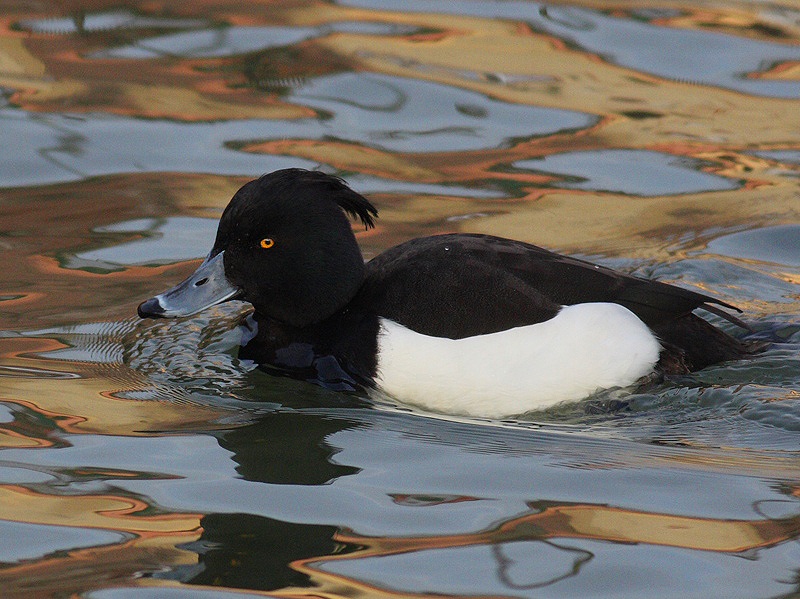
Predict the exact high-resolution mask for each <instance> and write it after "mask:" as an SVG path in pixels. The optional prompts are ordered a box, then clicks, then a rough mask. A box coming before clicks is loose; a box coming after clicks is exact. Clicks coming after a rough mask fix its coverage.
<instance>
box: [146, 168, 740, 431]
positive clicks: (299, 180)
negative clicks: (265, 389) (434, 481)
mask: <svg viewBox="0 0 800 599" xmlns="http://www.w3.org/2000/svg"><path fill="white" fill-rule="evenodd" d="M345 213H347V214H349V215H350V216H351V217H353V218H357V219H359V220H360V221H361V222H362V223H363V225H364V226H365V227H367V228H369V227H372V226H374V218H375V217H376V216H377V210H376V209H375V207H374V206H373V205H372V204H370V203H369V202H368V201H367V200H366V199H365V198H363V197H362V196H361V195H359V194H358V193H356V192H354V191H353V190H351V189H350V188H349V187H348V186H347V184H346V183H345V182H344V181H342V180H341V179H339V178H336V177H333V176H330V175H327V174H324V173H321V172H316V171H307V170H303V169H286V170H280V171H276V172H274V173H270V174H267V175H264V176H263V177H261V178H259V179H257V180H255V181H251V182H249V183H247V184H246V185H244V186H243V187H242V188H241V189H240V190H239V191H238V192H237V193H236V194H235V195H234V196H233V199H232V200H231V202H230V204H229V205H228V206H227V208H226V209H225V211H224V212H223V214H222V218H221V220H220V223H219V228H218V230H217V237H216V241H215V242H214V247H213V249H212V250H211V252H210V253H209V254H208V257H207V258H206V260H205V261H204V262H203V263H202V264H201V265H200V267H199V268H198V269H197V271H196V272H195V273H194V274H193V275H191V276H190V277H189V278H188V279H186V280H185V281H184V282H182V283H180V284H179V285H177V286H176V287H174V288H173V289H170V290H168V291H165V292H164V293H161V294H160V295H157V296H155V297H153V298H151V299H149V300H147V301H145V302H144V303H142V304H141V305H140V306H139V310H138V312H139V316H141V317H142V318H148V317H149V318H169V317H178V316H189V315H191V314H195V313H197V312H199V311H201V310H203V309H205V308H208V307H210V306H213V305H215V304H218V303H221V302H224V301H227V300H230V299H239V300H243V301H246V302H249V303H251V304H252V305H253V306H254V308H255V312H254V314H253V317H252V319H251V321H252V322H254V323H255V325H256V326H255V327H254V328H255V332H253V333H252V334H251V337H252V338H251V339H249V341H248V342H247V344H246V345H244V346H243V348H242V350H241V354H240V355H241V356H242V357H243V358H248V359H252V360H254V361H255V362H257V363H258V364H261V365H263V366H264V367H266V368H270V369H272V370H275V371H277V372H280V373H282V374H285V375H288V376H293V377H296V378H301V379H305V380H308V381H311V382H315V383H317V384H320V385H323V386H326V387H329V388H332V389H340V390H355V389H377V390H380V391H383V392H385V393H386V394H388V395H389V396H392V397H394V398H396V399H398V400H400V401H403V402H407V403H409V404H415V405H418V406H421V407H423V408H426V409H429V410H434V411H440V412H446V413H454V414H465V415H471V416H484V417H503V416H510V415H515V414H520V413H522V412H526V411H529V410H534V409H540V408H544V407H548V406H551V405H554V404H556V403H559V402H563V401H569V400H578V399H581V398H584V397H587V396H589V395H590V394H592V393H593V392H595V391H597V390H599V389H608V388H612V387H626V386H629V385H633V384H634V383H636V382H637V381H640V380H641V379H643V377H649V376H651V375H653V374H655V373H685V372H689V371H692V370H697V369H701V368H704V367H706V366H708V365H710V364H714V363H717V362H722V361H725V360H733V359H738V358H741V357H744V356H745V355H747V354H748V353H751V351H752V348H751V347H749V346H748V345H747V344H745V343H743V342H741V341H738V340H737V339H735V338H733V337H731V336H730V335H728V334H726V333H724V332H722V331H721V330H719V329H717V328H716V327H714V326H712V325H711V324H709V323H708V322H707V321H705V320H703V319H702V318H700V317H699V316H697V315H695V314H693V311H694V310H695V309H697V308H703V309H705V310H706V311H708V312H712V313H714V314H717V315H718V316H721V317H723V318H725V319H727V320H728V321H730V322H732V323H735V324H736V325H739V326H742V327H745V325H744V324H743V323H742V322H741V321H740V320H739V319H737V318H736V317H734V316H732V315H731V314H729V313H728V312H726V311H724V310H721V309H720V306H721V307H724V308H728V309H733V310H736V308H734V307H733V306H731V305H729V304H726V303H724V302H722V301H720V300H717V299H715V298H713V297H710V296H708V295H703V294H700V293H696V292H694V291H689V290H686V289H682V288H680V287H674V286H671V285H667V284H664V283H659V282H656V281H650V280H645V279H640V278H637V277H634V276H630V275H626V274H622V273H619V272H616V271H613V270H611V269H608V268H605V267H602V266H598V265H595V264H591V263H589V262H585V261H583V260H579V259H576V258H570V257H567V256H562V255H559V254H555V253H553V252H550V251H548V250H545V249H542V248H539V247H536V246H533V245H530V244H527V243H523V242H520V241H513V240H510V239H502V238H498V237H491V236H488V235H469V234H448V235H437V236H433V237H425V238H421V239H414V240H412V241H408V242H405V243H403V244H401V245H398V246H396V247H394V248H391V249H389V250H387V251H386V252H384V253H383V254H381V255H379V256H377V257H376V258H374V259H372V260H370V261H369V262H368V263H366V264H365V263H364V261H363V259H362V256H361V252H360V250H359V247H358V244H357V243H356V239H355V236H354V235H353V232H352V229H351V226H350V223H349V221H348V220H347V217H346V216H345Z"/></svg>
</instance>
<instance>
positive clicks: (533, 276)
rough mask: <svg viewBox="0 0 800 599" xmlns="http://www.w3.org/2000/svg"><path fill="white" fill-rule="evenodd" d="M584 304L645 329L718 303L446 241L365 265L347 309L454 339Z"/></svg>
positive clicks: (544, 259)
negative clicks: (608, 306)
mask: <svg viewBox="0 0 800 599" xmlns="http://www.w3.org/2000/svg"><path fill="white" fill-rule="evenodd" d="M586 302H614V303H618V304H621V305H623V306H625V307H626V308H628V309H630V310H631V311H632V312H633V313H634V314H636V315H637V316H638V317H639V318H640V319H641V320H643V321H644V322H645V323H646V324H648V325H649V326H651V327H656V326H659V325H661V324H663V323H664V322H668V321H670V320H673V319H676V318H679V317H681V316H684V315H687V314H689V313H690V312H691V311H692V310H694V309H695V308H697V307H700V306H704V305H706V304H707V303H709V302H710V303H720V302H717V300H715V299H714V298H711V297H709V296H705V295H702V294H699V293H695V292H692V291H688V290H686V289H682V288H679V287H673V286H671V285H665V284H663V283H659V282H656V281H649V280H645V279H639V278H637V277H633V276H630V275H625V274H623V273H619V272H616V271H613V270H611V269H608V268H605V267H601V266H598V265H595V264H591V263H589V262H585V261H583V260H579V259H576V258H570V257H568V256H563V255H560V254H556V253H553V252H550V251H548V250H545V249H543V248H540V247H537V246H534V245H530V244H527V243H524V242H521V241H515V240H511V239H503V238H499V237H492V236H488V235H470V234H450V235H437V236H433V237H425V238H421V239H414V240H412V241H409V242H406V243H403V244H401V245H398V246H396V247H394V248H391V249H389V250H387V251H386V252H384V253H383V254H380V255H379V256H377V257H376V258H374V259H372V260H371V261H370V262H368V263H367V270H366V279H365V282H364V285H363V286H362V288H361V290H360V292H359V294H358V296H357V297H356V298H355V300H354V301H353V305H354V306H357V307H358V308H359V309H362V310H366V311H370V312H372V313H375V314H377V315H379V316H382V317H385V318H389V319H391V320H394V321H396V322H398V323H400V324H402V325H404V326H406V327H408V328H411V329H413V330H415V331H417V332H419V333H424V334H426V335H433V336H437V337H448V338H451V339H461V338H464V337H470V336H474V335H482V334H488V333H494V332H497V331H502V330H506V329H510V328H514V327H518V326H525V325H530V324H535V323H538V322H543V321H545V320H549V319H550V318H553V317H554V316H555V315H556V314H557V313H558V310H559V309H560V308H561V306H563V305H572V304H578V303H586ZM722 305H725V304H722Z"/></svg>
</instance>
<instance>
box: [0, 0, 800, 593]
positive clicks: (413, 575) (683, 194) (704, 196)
mask: <svg viewBox="0 0 800 599" xmlns="http://www.w3.org/2000/svg"><path fill="white" fill-rule="evenodd" d="M70 6H73V5H70ZM75 6H76V8H74V9H70V8H66V5H63V3H53V2H40V3H38V4H36V6H35V7H34V6H33V5H29V4H25V3H11V4H9V5H8V6H5V7H3V8H2V9H0V15H2V19H0V135H2V139H3V140H4V142H5V143H3V144H0V165H2V166H1V167H0V251H2V256H3V258H4V267H3V268H2V269H0V281H2V284H0V448H2V451H0V537H1V538H3V539H4V540H5V542H4V543H2V548H0V582H2V585H3V589H4V596H8V597H26V598H27V597H64V596H78V597H87V598H91V599H128V598H132V599H141V598H164V597H166V598H172V597H175V598H184V597H186V598H188V597H192V598H196V597H200V598H208V599H217V598H219V599H222V598H229V597H240V596H252V593H255V594H256V595H260V596H270V597H319V596H326V597H370V598H372V597H378V598H380V597H386V598H389V597H441V596H448V597H514V598H516V597H537V598H538V597H609V598H610V597H614V598H618V597H631V598H634V597H635V598H642V597H698V598H708V597H725V598H731V597H742V598H753V597H776V598H777V597H793V596H798V595H800V568H799V567H798V564H800V544H798V538H799V537H800V224H799V223H800V187H799V186H798V181H800V160H799V159H798V156H800V133H798V132H800V101H798V98H800V70H798V64H799V63H798V61H800V12H798V10H797V7H796V6H795V5H793V4H792V3H789V2H777V3H771V4H769V5H765V4H763V3H756V2H743V1H734V0H731V1H729V2H725V3H721V4H719V3H718V4H715V5H713V6H712V5H702V6H698V5H697V4H696V3H695V4H691V3H686V2H677V3H676V2H672V3H662V4H653V5H648V7H647V8H642V7H641V6H640V5H638V4H636V3H633V4H631V3H625V2H623V3H620V4H617V5H615V6H614V8H613V9H611V8H608V7H607V6H606V5H604V4H603V3H597V2H593V1H592V0H586V1H584V2H571V3H567V4H563V3H562V4H559V5H544V4H539V3H533V2H488V1H487V2H484V1H481V0H474V1H463V2H439V1H436V0H433V1H420V2H416V1H415V2H396V3H391V2H340V3H323V2H305V3H278V4H271V3H262V2H256V3H247V4H246V5H244V6H235V7H234V6H232V5H230V6H229V5H225V4H219V3H213V2H206V1H197V2H188V3H179V4H174V3H173V4H168V5H164V6H161V5H157V4H153V3H148V2H135V1H133V2H126V3H124V4H119V3H108V2H104V1H100V2H92V3H87V4H86V5H85V6H83V8H81V7H78V5H75ZM288 166H300V167H306V168H319V169H321V170H324V171H326V172H330V173H334V174H337V175H340V176H343V177H345V178H346V179H347V180H348V181H350V182H351V183H352V185H353V186H354V187H355V188H356V189H357V190H358V191H360V192H362V193H364V194H367V195H368V196H369V197H370V199H371V200H372V201H373V202H374V203H375V204H376V205H377V206H378V208H379V209H380V213H381V218H380V220H379V223H378V227H377V229H376V230H374V231H370V232H363V231H358V232H357V235H358V238H359V241H360V243H361V246H362V249H363V251H364V254H365V257H367V258H370V257H372V256H374V255H376V254H378V253H380V252H381V251H382V250H384V249H386V248H387V247H390V246H392V245H394V244H396V243H399V242H401V241H404V240H407V239H410V238H412V237H415V236H419V235H427V234H436V233H445V232H454V231H464V232H478V233H491V234H496V235H502V236H508V237H515V238H518V239H523V240H526V241H529V242H533V243H537V244H539V245H543V246H546V247H549V248H552V249H556V250H559V251H563V252H567V253H571V254H573V255H577V256H582V257H588V258H591V259H593V260H596V261H598V262H601V263H603V264H606V265H609V266H612V267H615V268H620V269H622V270H625V271H628V272H633V273H636V274H639V275H642V276H646V277H652V278H657V279H659V280H664V281H668V282H672V283H675V284H678V285H682V286H685V287H688V288H691V289H697V290H700V291H703V292H705V293H710V294H712V295H714V296H716V297H719V298H720V299H722V300H724V301H726V302H730V303H732V304H735V305H737V306H739V307H740V308H742V309H743V310H744V313H743V315H742V317H743V318H744V319H745V320H746V321H747V322H748V323H750V325H751V326H752V328H753V331H752V332H750V333H747V334H748V335H750V336H751V337H755V338H763V339H769V340H771V341H775V342H777V343H776V344H775V345H773V346H772V347H771V348H770V349H769V350H768V351H766V352H765V353H763V354H761V355H759V356H758V357H756V358H755V359H753V360H749V361H745V362H737V363H729V364H721V365H717V366H714V367H712V368H709V369H706V370H705V371H702V372H698V373H694V374H692V375H688V376H682V377H673V378H670V379H668V380H665V381H663V382H662V383H659V384H657V385H655V386H654V387H652V388H650V389H648V390H647V391H646V392H641V393H637V394H632V393H631V392H630V391H629V390H611V391H608V392H605V393H602V394H598V395H597V396H595V397H591V398H587V399H586V400H585V401H582V402H577V403H574V404H568V405H562V406H557V407H555V408H553V409H550V410H547V411H542V412H532V413H527V414H521V415H519V416H518V417H517V418H514V419H509V420H507V421H502V422H498V421H488V420H471V419H463V418H455V417H451V416H447V415H441V414H424V413H420V412H418V411H414V410H410V409H408V408H407V407H406V406H402V405H398V404H394V403H392V402H391V401H386V402H376V401H373V400H370V399H369V398H366V397H362V396H359V395H346V394H336V393H333V392H329V391H326V390H323V389H318V388H316V387H313V386H310V385H308V384H305V383H300V382H296V381H291V380H288V379H283V378H277V377H273V376H270V375H269V374H267V373H264V372H261V371H259V370H256V369H254V368H253V366H252V365H251V364H248V363H246V362H244V361H240V360H239V359H238V354H237V348H238V346H239V342H240V339H241V334H242V333H241V331H240V329H239V322H240V320H241V318H242V315H243V314H246V313H247V310H248V307H247V306H246V305H245V304H243V303H240V302H231V303H229V304H227V305H224V306H221V307H218V308H215V309H213V310H210V311H208V312H207V313H204V314H201V315H198V316H197V317H194V318H190V319H183V320H178V321H169V322H166V321H139V320H138V319H136V317H135V308H136V305H137V304H138V303H139V302H140V301H141V300H143V299H145V298H147V297H149V296H151V295H152V294H153V293H155V292H158V291H160V290H163V289H164V288H166V287H168V286H170V285H172V284H174V283H175V282H177V281H178V280H180V279H181V278H182V277H184V276H185V275H186V274H188V273H189V272H191V270H192V269H193V268H194V266H195V265H196V264H197V260H198V259H200V258H202V257H203V256H204V255H206V253H207V252H208V250H209V248H210V246H211V244H212V242H213V235H214V231H215V228H216V221H217V219H218V218H219V215H220V213H221V211H222V209H223V208H224V206H225V204H226V203H227V201H228V199H229V198H230V196H231V195H232V193H233V192H235V190H236V189H237V188H238V187H239V186H240V185H241V184H243V183H244V182H246V181H247V180H249V179H251V178H253V177H256V176H258V175H260V174H262V173H263V172H267V171H270V170H274V169H278V168H283V167H288ZM475 292H478V293H479V292H481V290H475ZM704 316H706V317H708V318H709V319H710V320H712V321H713V322H715V323H716V324H718V325H719V326H721V327H723V328H726V330H729V331H730V332H732V333H736V334H745V333H744V332H742V331H737V330H736V329H735V327H732V326H730V325H729V324H728V323H724V322H719V319H718V318H716V317H714V316H713V315H707V314H706V315H704Z"/></svg>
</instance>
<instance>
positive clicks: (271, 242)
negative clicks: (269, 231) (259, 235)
mask: <svg viewBox="0 0 800 599" xmlns="http://www.w3.org/2000/svg"><path fill="white" fill-rule="evenodd" d="M259 245H260V246H261V247H262V248H264V249H265V250H268V249H269V248H271V247H272V246H273V245H275V240H274V239H270V238H269V237H266V238H264V239H262V240H261V243H259Z"/></svg>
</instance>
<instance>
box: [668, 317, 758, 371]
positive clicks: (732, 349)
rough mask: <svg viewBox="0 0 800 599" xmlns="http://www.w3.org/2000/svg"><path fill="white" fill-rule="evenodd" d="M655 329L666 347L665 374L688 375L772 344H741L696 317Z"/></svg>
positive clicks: (745, 342)
mask: <svg viewBox="0 0 800 599" xmlns="http://www.w3.org/2000/svg"><path fill="white" fill-rule="evenodd" d="M737 320H738V319H737ZM652 328H653V331H654V332H655V333H656V335H658V338H659V339H660V340H661V344H662V346H663V347H664V350H663V351H662V352H661V359H660V360H659V368H660V369H661V370H662V371H663V372H664V373H665V374H686V373H687V372H692V371H694V370H701V369H703V368H705V367H706V366H711V365H712V364H718V363H720V362H727V361H730V360H741V359H742V358H746V357H748V356H752V355H753V354H757V353H759V352H762V351H764V350H765V349H766V347H767V346H768V345H769V343H768V342H765V341H740V340H739V339H736V338H735V337H732V336H731V335H728V334H727V333H725V332H724V331H721V330H720V329H718V328H717V327H715V326H714V325H712V324H711V323H709V322H707V321H705V320H703V319H702V318H700V317H699V316H696V315H694V314H687V315H686V316H682V317H680V318H676V319H674V320H671V321H669V322H665V323H662V324H659V325H656V326H653V327H652ZM748 328H749V327H748Z"/></svg>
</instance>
